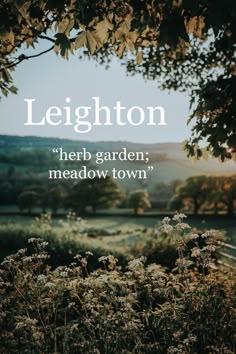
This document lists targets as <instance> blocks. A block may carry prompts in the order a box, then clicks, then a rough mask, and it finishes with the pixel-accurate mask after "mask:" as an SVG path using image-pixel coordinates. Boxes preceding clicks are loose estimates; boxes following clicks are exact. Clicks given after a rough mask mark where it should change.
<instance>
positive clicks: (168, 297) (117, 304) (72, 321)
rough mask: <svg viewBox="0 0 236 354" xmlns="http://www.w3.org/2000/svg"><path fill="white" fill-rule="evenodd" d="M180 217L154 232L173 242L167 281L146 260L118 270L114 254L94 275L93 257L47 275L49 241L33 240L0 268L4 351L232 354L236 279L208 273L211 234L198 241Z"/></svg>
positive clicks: (211, 268) (0, 325)
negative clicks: (173, 255)
mask: <svg viewBox="0 0 236 354" xmlns="http://www.w3.org/2000/svg"><path fill="white" fill-rule="evenodd" d="M183 218H184V216H183V215H176V216H175V217H174V218H173V220H170V219H165V220H163V223H162V226H161V228H160V232H162V233H165V234H168V236H169V237H173V238H174V240H175V242H176V251H177V254H178V259H177V261H176V267H175V268H174V269H173V270H172V271H170V272H166V270H165V269H164V268H163V267H162V266H160V265H158V264H156V263H152V264H149V265H145V262H146V259H145V257H140V258H137V259H134V260H132V261H130V262H128V263H127V268H126V269H125V270H122V269H121V268H120V267H119V265H118V264H117V259H116V257H114V256H113V255H107V256H102V257H100V258H99V259H98V262H99V263H100V267H99V268H98V269H97V270H95V271H90V270H89V263H90V258H91V257H93V255H92V253H91V252H87V253H86V254H84V255H83V256H82V255H77V256H76V257H75V258H74V260H73V263H71V264H70V265H67V266H60V267H58V268H56V269H51V268H50V267H48V259H49V256H48V254H47V252H46V251H45V247H47V242H45V241H44V240H42V239H40V238H38V239H35V238H31V239H30V240H29V245H28V248H27V249H21V250H20V251H18V252H17V253H16V254H15V255H12V256H9V257H7V258H6V259H5V260H4V261H3V263H2V265H1V270H0V272H1V287H0V301H1V312H0V314H1V315H0V333H1V334H0V346H1V350H2V351H3V352H7V353H9V354H10V353H17V352H24V353H32V352H33V353H42V352H43V353H56V352H57V353H71V354H72V353H78V354H79V353H81V354H82V353H104V354H105V353H109V354H110V353H111V354H117V353H127V354H128V353H160V354H164V353H177V352H178V353H203V354H207V353H209V352H212V353H217V352H220V351H221V352H223V353H233V352H234V347H235V338H234V328H235V324H236V323H235V314H234V311H233V309H234V308H235V305H236V304H235V299H236V294H235V278H234V275H233V273H232V272H227V271H223V270H222V269H220V268H218V267H216V266H215V264H214V250H215V243H214V239H215V235H214V233H212V232H206V233H205V234H204V235H202V236H201V237H200V236H199V235H198V234H196V233H193V232H192V231H191V229H190V227H189V226H188V225H187V224H186V223H184V222H183ZM45 223H46V224H47V222H46V220H45ZM42 224H43V220H41V226H42ZM202 239H204V240H205V241H204V245H202V244H201V240H202ZM189 242H191V243H192V248H191V252H190V253H188V252H187V253H186V256H185V250H186V247H188V244H189ZM49 247H50V244H49Z"/></svg>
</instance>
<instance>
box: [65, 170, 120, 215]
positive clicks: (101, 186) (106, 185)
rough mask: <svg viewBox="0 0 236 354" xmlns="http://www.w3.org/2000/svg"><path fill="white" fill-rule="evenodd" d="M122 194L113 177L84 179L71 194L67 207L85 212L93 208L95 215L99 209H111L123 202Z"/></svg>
mask: <svg viewBox="0 0 236 354" xmlns="http://www.w3.org/2000/svg"><path fill="white" fill-rule="evenodd" d="M121 198H122V193H121V190H120V187H119V186H118V184H117V183H116V182H115V180H113V179H112V178H111V177H106V178H98V177H96V178H94V179H83V180H81V181H80V182H78V183H77V184H76V185H75V186H74V187H73V188H72V190H71V191H70V192H69V195H68V198H67V201H66V205H68V207H70V208H72V209H74V210H76V211H79V212H85V211H86V207H91V208H92V211H93V212H94V213H95V212H96V211H97V209H98V208H111V207H113V206H115V205H117V203H118V202H119V201H120V200H121Z"/></svg>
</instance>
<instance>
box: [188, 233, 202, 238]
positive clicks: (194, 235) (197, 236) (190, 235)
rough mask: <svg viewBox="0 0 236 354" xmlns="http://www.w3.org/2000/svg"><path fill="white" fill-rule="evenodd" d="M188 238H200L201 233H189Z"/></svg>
mask: <svg viewBox="0 0 236 354" xmlns="http://www.w3.org/2000/svg"><path fill="white" fill-rule="evenodd" d="M188 238H189V239H190V240H196V239H198V238H199V235H198V234H194V233H192V234H189V235H188Z"/></svg>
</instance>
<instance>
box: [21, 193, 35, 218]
mask: <svg viewBox="0 0 236 354" xmlns="http://www.w3.org/2000/svg"><path fill="white" fill-rule="evenodd" d="M38 200H39V194H38V193H36V192H33V191H25V192H22V193H21V194H20V195H19V196H18V198H17V204H18V206H19V208H20V210H25V209H27V210H28V212H29V213H31V211H32V208H33V207H35V206H36V205H37V203H38Z"/></svg>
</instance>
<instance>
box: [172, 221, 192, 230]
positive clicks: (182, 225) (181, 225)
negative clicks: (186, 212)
mask: <svg viewBox="0 0 236 354" xmlns="http://www.w3.org/2000/svg"><path fill="white" fill-rule="evenodd" d="M175 228H176V230H178V231H182V230H186V229H190V226H189V225H188V224H186V223H184V222H180V223H179V224H176V226H175Z"/></svg>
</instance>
